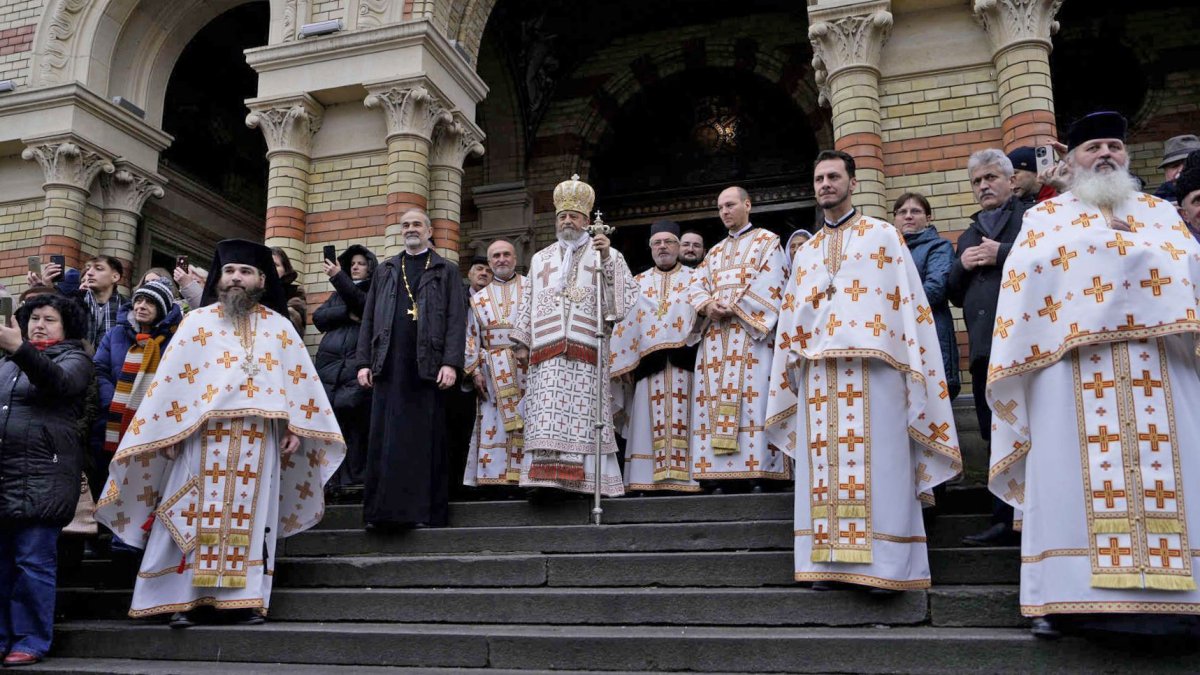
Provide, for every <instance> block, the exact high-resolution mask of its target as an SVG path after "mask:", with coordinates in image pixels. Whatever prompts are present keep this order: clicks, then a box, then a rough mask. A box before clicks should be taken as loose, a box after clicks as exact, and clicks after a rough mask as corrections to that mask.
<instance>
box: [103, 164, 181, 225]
mask: <svg viewBox="0 0 1200 675" xmlns="http://www.w3.org/2000/svg"><path fill="white" fill-rule="evenodd" d="M164 183H166V179H165V178H162V177H161V176H150V175H147V174H145V173H143V172H142V171H139V170H138V169H137V168H135V167H134V166H132V165H130V164H127V163H124V162H117V164H116V171H114V172H113V173H111V174H104V175H102V176H100V191H101V195H102V196H103V197H104V210H105V211H125V212H126V213H132V214H134V215H138V216H140V215H141V213H142V206H143V205H144V204H145V203H146V200H147V199H150V198H151V197H154V198H155V199H161V198H162V196H163V194H164V191H163V184H164Z"/></svg>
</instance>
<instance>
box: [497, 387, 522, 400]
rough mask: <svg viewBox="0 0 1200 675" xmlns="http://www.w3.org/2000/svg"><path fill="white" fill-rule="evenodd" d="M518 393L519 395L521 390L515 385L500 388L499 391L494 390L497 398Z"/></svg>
mask: <svg viewBox="0 0 1200 675" xmlns="http://www.w3.org/2000/svg"><path fill="white" fill-rule="evenodd" d="M520 395H521V390H520V389H518V388H516V387H505V388H503V389H501V390H500V391H498V392H496V396H498V397H499V398H509V397H512V396H520Z"/></svg>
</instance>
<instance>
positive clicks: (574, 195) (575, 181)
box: [554, 174, 596, 216]
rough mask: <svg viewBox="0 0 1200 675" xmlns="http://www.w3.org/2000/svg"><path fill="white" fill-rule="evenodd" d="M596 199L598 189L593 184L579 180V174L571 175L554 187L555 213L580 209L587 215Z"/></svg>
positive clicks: (579, 210)
mask: <svg viewBox="0 0 1200 675" xmlns="http://www.w3.org/2000/svg"><path fill="white" fill-rule="evenodd" d="M595 201H596V191H595V190H593V189H592V186H591V185H588V184H587V183H585V182H583V181H581V180H579V174H575V175H573V176H571V180H564V181H563V182H561V183H559V184H558V187H556V188H554V213H555V215H558V214H560V213H562V212H563V211H578V212H580V213H582V214H584V215H585V216H586V215H587V214H589V213H591V212H592V204H593V203H595Z"/></svg>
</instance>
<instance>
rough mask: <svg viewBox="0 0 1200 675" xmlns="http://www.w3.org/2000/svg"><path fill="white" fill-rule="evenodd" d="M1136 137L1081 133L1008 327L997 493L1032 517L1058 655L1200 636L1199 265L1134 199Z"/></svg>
mask: <svg viewBox="0 0 1200 675" xmlns="http://www.w3.org/2000/svg"><path fill="white" fill-rule="evenodd" d="M1125 131H1126V123H1125V119H1124V118H1123V117H1121V116H1120V115H1118V114H1117V113H1095V114H1092V115H1089V116H1087V117H1084V118H1082V119H1080V120H1079V121H1077V122H1076V123H1075V124H1074V125H1072V127H1071V129H1070V131H1069V142H1068V148H1069V154H1068V162H1069V164H1070V167H1071V175H1072V185H1071V189H1070V191H1069V192H1066V193H1064V194H1061V195H1059V196H1057V197H1053V198H1051V199H1048V200H1046V201H1044V202H1042V203H1041V204H1039V205H1038V206H1036V207H1034V208H1032V209H1030V210H1029V211H1028V212H1027V213H1026V215H1025V223H1024V226H1023V227H1022V229H1021V234H1020V236H1019V237H1018V239H1017V244H1016V245H1015V246H1013V248H1012V251H1011V252H1010V253H1009V256H1008V260H1007V262H1006V263H1005V270H1004V275H1005V277H1006V282H1005V283H1004V285H1003V287H1002V289H1001V292H1000V300H999V304H998V306H997V309H996V326H995V337H994V339H993V341H992V353H991V361H990V363H991V366H990V372H989V373H988V389H987V400H988V405H989V406H990V407H991V409H992V413H993V419H994V431H993V432H992V461H991V475H990V477H989V487H990V488H991V490H992V492H993V493H994V494H996V495H997V496H999V497H1000V498H1002V499H1004V500H1005V501H1006V502H1008V503H1009V504H1012V505H1013V507H1015V508H1016V509H1017V510H1018V513H1017V520H1018V521H1019V522H1020V525H1021V529H1022V537H1021V613H1022V614H1024V615H1025V616H1029V617H1034V625H1033V630H1034V634H1035V635H1038V636H1039V637H1045V638H1053V637H1057V636H1058V635H1059V632H1060V631H1061V630H1062V629H1063V628H1067V627H1077V626H1078V624H1080V623H1085V624H1086V625H1088V626H1089V627H1093V628H1120V629H1130V630H1135V631H1137V632H1141V633H1146V632H1150V633H1153V632H1165V631H1168V630H1172V629H1174V628H1178V627H1180V626H1186V625H1188V624H1190V625H1191V627H1192V630H1193V631H1195V630H1196V626H1197V625H1200V621H1198V620H1197V617H1200V590H1197V588H1196V567H1195V566H1196V563H1197V555H1198V552H1197V549H1196V547H1195V541H1196V539H1195V538H1196V537H1197V536H1200V452H1197V445H1196V443H1197V441H1196V439H1198V438H1200V417H1197V416H1196V415H1195V414H1194V413H1192V410H1193V409H1194V408H1195V405H1196V401H1200V357H1198V356H1197V337H1198V336H1200V319H1198V318H1197V311H1198V309H1200V307H1198V305H1200V303H1198V302H1197V297H1196V296H1197V286H1196V283H1197V282H1198V281H1200V247H1198V246H1197V244H1196V241H1195V240H1194V239H1193V238H1192V235H1191V234H1190V232H1189V231H1188V228H1187V226H1186V225H1184V223H1183V222H1182V221H1181V220H1180V218H1179V214H1178V213H1177V212H1176V211H1175V209H1174V208H1173V207H1172V206H1171V204H1169V203H1167V202H1165V201H1163V200H1161V199H1157V198H1155V197H1151V196H1149V195H1146V194H1142V193H1141V192H1139V191H1138V190H1137V187H1136V183H1135V182H1134V179H1133V177H1132V176H1131V175H1130V174H1129V154H1128V151H1127V150H1126V147H1125V143H1124V141H1125ZM1074 615H1089V616H1087V617H1078V616H1074Z"/></svg>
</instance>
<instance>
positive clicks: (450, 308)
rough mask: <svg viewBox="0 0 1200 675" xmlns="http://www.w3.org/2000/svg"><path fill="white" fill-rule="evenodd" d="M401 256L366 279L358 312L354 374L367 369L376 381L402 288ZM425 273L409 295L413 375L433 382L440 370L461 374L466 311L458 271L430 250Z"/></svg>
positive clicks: (385, 355) (384, 360)
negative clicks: (413, 303) (414, 317)
mask: <svg viewBox="0 0 1200 675" xmlns="http://www.w3.org/2000/svg"><path fill="white" fill-rule="evenodd" d="M401 255H403V254H400V255H396V256H392V257H391V258H388V259H387V260H385V261H384V262H383V263H382V264H380V265H379V269H377V270H375V274H374V275H372V277H371V290H370V291H369V292H368V293H367V306H366V308H364V309H363V315H362V319H363V321H362V328H361V329H360V330H359V333H358V354H357V357H356V361H357V365H358V367H359V368H370V369H371V375H372V376H373V377H378V376H379V375H380V373H382V372H383V371H384V366H385V365H386V364H387V358H388V355H389V349H390V347H391V343H392V322H393V319H394V318H395V315H396V307H397V305H398V304H399V302H398V300H397V297H398V295H399V294H400V293H404V292H405V290H404V289H403V288H402V287H401V281H400V265H402V264H403V262H402V261H401V259H400V256H401ZM429 255H431V256H433V258H432V259H431V260H430V266H429V269H428V270H426V271H425V273H424V274H422V275H421V280H420V281H418V282H417V287H416V289H414V295H415V297H416V300H417V311H418V312H419V314H420V316H421V320H420V321H418V322H417V375H418V377H420V378H421V379H422V380H427V381H429V382H434V381H436V380H437V375H438V370H440V369H441V367H442V366H450V367H451V368H455V369H458V370H462V367H463V360H464V355H463V351H464V349H465V347H466V339H467V309H466V303H465V302H463V294H464V293H466V289H465V287H464V286H463V284H462V281H461V279H460V278H459V272H458V265H453V264H451V263H450V262H448V261H447V260H446V259H445V258H443V257H442V256H440V255H438V254H437V253H436V252H434V251H432V250H430V251H429Z"/></svg>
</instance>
